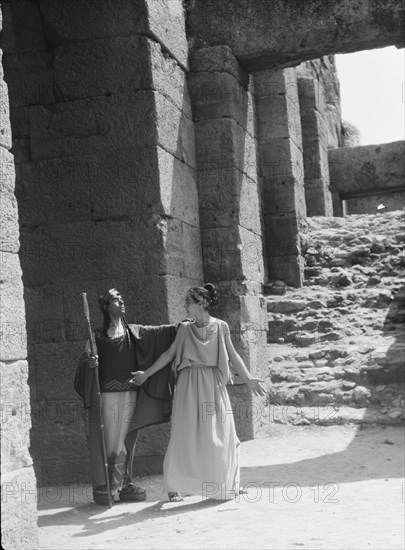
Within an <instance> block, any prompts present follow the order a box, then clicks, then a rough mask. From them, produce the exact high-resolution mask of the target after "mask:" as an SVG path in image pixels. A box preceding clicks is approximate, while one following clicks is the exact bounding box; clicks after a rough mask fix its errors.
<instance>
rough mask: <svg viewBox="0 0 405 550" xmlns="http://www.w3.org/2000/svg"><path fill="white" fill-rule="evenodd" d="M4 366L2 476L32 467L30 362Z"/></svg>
mask: <svg viewBox="0 0 405 550" xmlns="http://www.w3.org/2000/svg"><path fill="white" fill-rule="evenodd" d="M0 366H1V404H2V440H1V463H2V472H3V473H8V472H12V471H13V470H18V469H20V468H26V467H28V466H31V465H32V459H31V456H30V454H29V452H28V445H27V443H28V441H29V431H30V428H31V418H30V394H29V389H28V385H27V375H28V365H27V362H26V361H24V360H22V361H11V362H8V363H3V362H2V363H0Z"/></svg>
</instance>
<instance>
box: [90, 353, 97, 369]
mask: <svg viewBox="0 0 405 550" xmlns="http://www.w3.org/2000/svg"><path fill="white" fill-rule="evenodd" d="M89 365H90V367H91V368H92V369H95V368H96V367H98V355H90V357H89Z"/></svg>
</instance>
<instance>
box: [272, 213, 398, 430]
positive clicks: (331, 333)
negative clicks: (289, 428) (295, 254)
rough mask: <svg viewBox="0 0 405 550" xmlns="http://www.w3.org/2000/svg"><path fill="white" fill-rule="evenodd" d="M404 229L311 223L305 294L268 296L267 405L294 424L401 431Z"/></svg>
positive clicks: (377, 223) (377, 221) (390, 222)
mask: <svg viewBox="0 0 405 550" xmlns="http://www.w3.org/2000/svg"><path fill="white" fill-rule="evenodd" d="M404 220H405V214H404V212H403V211H396V212H390V213H386V214H378V215H353V216H347V217H345V218H321V217H314V218H308V224H309V236H308V239H307V240H306V242H305V243H304V250H305V262H306V267H305V284H304V287H303V288H302V289H294V288H290V287H287V286H286V285H284V283H283V282H282V281H273V282H272V283H270V284H269V285H268V286H267V287H266V288H267V291H268V294H267V295H266V301H267V311H268V325H269V331H268V344H269V346H268V347H269V350H268V351H269V358H270V365H269V371H270V372H269V374H270V379H271V383H272V384H271V389H270V393H269V404H270V405H272V406H274V407H286V408H287V410H288V413H287V420H288V421H289V422H292V423H295V424H310V423H313V422H317V423H321V424H332V423H345V422H356V423H363V422H380V423H400V422H403V420H404V405H405V400H404V394H405V393H404V382H405V377H404V373H405V331H404V327H405V279H404V275H405V256H404V251H405V231H404ZM280 418H282V420H280V421H285V415H284V416H283V415H282V416H281V417H280Z"/></svg>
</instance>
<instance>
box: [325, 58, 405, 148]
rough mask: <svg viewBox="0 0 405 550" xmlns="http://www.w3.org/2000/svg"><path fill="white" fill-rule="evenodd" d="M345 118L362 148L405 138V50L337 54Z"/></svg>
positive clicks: (343, 116)
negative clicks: (355, 129) (351, 126)
mask: <svg viewBox="0 0 405 550" xmlns="http://www.w3.org/2000/svg"><path fill="white" fill-rule="evenodd" d="M336 66H337V72H338V78H339V81H340V94H341V104H342V118H343V120H345V121H347V122H351V123H352V124H354V125H355V126H357V128H358V129H359V130H360V145H372V144H378V143H389V142H391V141H398V140H402V139H405V129H404V120H405V108H404V107H405V74H404V73H405V51H404V49H397V48H395V47H389V48H382V49H379V50H366V51H362V52H356V53H353V54H344V55H336Z"/></svg>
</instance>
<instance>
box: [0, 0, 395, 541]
mask: <svg viewBox="0 0 405 550" xmlns="http://www.w3.org/2000/svg"><path fill="white" fill-rule="evenodd" d="M358 3H359V4H362V6H361V9H360V11H359V12H358V13H357V12H355V11H352V10H351V9H349V8H348V7H346V8H345V9H346V11H342V12H341V13H339V14H338V15H339V17H337V14H336V13H335V11H336V9H337V8H336V6H335V5H333V6H331V7H330V8H328V9H329V10H330V13H329V12H328V9H326V7H324V8H323V9H324V10H325V11H322V13H318V12H316V10H315V12H314V6H313V4H314V2H312V3H309V5H308V9H307V12H306V17H305V18H304V19H303V18H302V13H301V12H300V10H298V11H295V12H294V9H295V8H294V9H292V8H291V7H288V10H287V11H289V10H291V9H292V12H291V13H290V14H289V17H288V18H286V17H285V10H286V6H284V2H283V1H282V0H279V1H275V2H274V3H272V5H271V8H272V9H273V11H272V13H270V12H268V11H266V10H268V7H269V4H268V3H266V6H265V5H264V4H263V3H262V2H260V1H257V2H255V3H254V4H251V3H250V2H247V0H241V1H240V2H238V7H239V8H240V10H239V11H238V12H236V11H235V10H234V8H233V6H235V4H233V3H231V4H229V2H228V0H224V1H222V2H221V3H220V4H218V3H217V4H213V3H211V2H208V5H207V3H205V4H204V5H203V4H202V3H201V2H200V1H199V0H195V1H194V0H193V1H192V2H188V1H187V2H185V4H184V7H185V8H186V12H184V10H183V5H182V3H181V2H180V1H177V0H170V1H169V0H167V1H166V0H159V1H157V0H144V1H143V0H142V1H141V0H133V1H131V0H122V1H121V2H120V9H119V10H117V9H116V3H115V2H113V1H111V0H102V1H97V2H95V1H93V0H89V1H87V2H82V1H78V0H74V1H64V2H62V1H59V0H42V1H41V2H31V1H28V0H27V1H25V0H19V1H18V2H17V1H10V2H3V6H2V10H3V31H2V48H3V50H4V57H3V66H4V81H3V84H2V109H3V110H2V119H1V124H2V132H1V142H0V148H1V154H2V161H3V172H2V177H3V181H2V203H3V204H2V205H5V208H2V216H3V218H2V227H4V231H3V232H2V266H1V267H2V277H1V285H2V288H1V290H2V303H1V306H2V315H3V317H2V355H1V361H2V392H3V393H2V397H3V395H4V398H3V403H5V404H6V405H7V407H8V408H4V407H3V411H5V413H6V422H3V430H2V438H3V439H2V441H4V442H5V443H2V455H3V456H2V487H3V488H5V490H7V491H8V494H7V502H6V504H7V506H6V514H5V515H3V533H5V534H6V535H5V536H6V537H8V540H10V541H13V542H12V544H14V546H16V545H17V546H18V547H26V548H31V547H32V546H33V545H34V546H35V544H36V543H35V540H36V538H35V537H36V527H35V521H36V510H35V501H34V499H33V498H31V497H33V491H34V490H35V478H34V474H33V468H32V459H31V457H34V459H35V471H36V477H37V481H38V483H39V484H52V483H56V484H58V483H62V482H66V483H68V482H71V481H74V482H80V481H88V471H87V449H86V442H85V434H84V426H83V421H82V417H81V406H80V402H79V401H78V399H77V396H76V395H75V394H74V392H73V388H72V380H73V376H74V370H75V363H76V359H77V357H78V355H79V353H80V352H81V350H82V348H83V343H84V339H85V332H84V324H83V320H82V312H81V302H80V293H81V292H83V291H87V292H88V294H89V298H90V307H91V311H92V313H93V316H94V318H95V317H96V316H97V312H98V310H97V304H96V296H97V294H98V293H99V292H100V291H102V290H104V289H105V288H108V287H111V286H117V287H119V288H120V289H121V291H122V292H123V293H124V295H126V298H127V305H128V311H129V318H128V320H129V321H130V322H143V323H149V322H150V323H154V324H155V323H165V322H174V321H178V320H179V319H180V318H182V317H183V315H184V312H183V309H182V305H181V303H179V299H178V297H179V296H181V295H182V294H183V293H184V290H185V289H186V288H187V287H188V286H190V285H194V284H199V283H201V282H202V281H203V280H211V281H212V282H214V283H215V284H217V285H218V286H219V289H220V292H221V294H222V295H223V296H225V299H224V301H223V303H222V306H221V307H220V310H219V311H218V316H220V317H223V318H225V319H226V320H227V321H228V322H229V324H230V326H231V330H232V331H233V339H234V341H235V344H236V347H237V349H238V351H239V352H240V353H241V355H242V356H243V358H244V359H245V361H246V363H247V364H248V366H249V367H250V368H251V369H252V371H253V372H256V373H257V374H259V375H260V374H261V373H262V372H264V370H263V369H264V368H265V366H266V364H267V362H266V330H267V326H266V313H265V311H264V307H263V306H264V303H263V300H262V298H261V291H262V285H263V283H264V282H265V281H266V280H268V279H272V278H280V279H283V280H285V281H287V282H288V284H291V285H294V286H297V287H299V286H300V285H301V284H302V280H303V262H302V246H303V237H305V232H306V217H307V215H321V214H322V215H332V208H331V200H330V196H329V191H328V186H329V179H328V172H327V167H328V164H327V162H326V163H325V162H324V161H325V149H328V148H329V147H330V145H331V144H334V145H335V146H336V145H339V131H338V127H339V120H340V114H339V107H338V105H337V103H336V97H335V96H334V93H332V91H333V89H334V85H332V86H329V85H328V86H326V85H322V86H319V85H318V82H321V83H323V82H324V79H325V78H328V74H329V73H328V64H329V63H332V61H331V59H332V58H330V57H325V56H329V55H330V54H331V52H332V53H333V52H335V51H356V50H360V49H363V48H366V47H381V46H383V45H389V44H397V43H398V42H399V40H400V38H399V36H400V32H399V31H398V29H399V28H400V23H399V20H400V14H401V8H400V7H399V4H398V3H397V2H396V1H395V0H391V1H390V2H388V4H387V5H386V6H385V7H384V8H381V7H379V8H376V6H375V5H374V3H373V2H372V1H371V0H362V1H360V0H359V2H358ZM245 4H246V5H247V9H246V6H245ZM252 7H253V8H254V10H253V11H252V9H251V8H252ZM339 9H340V8H339ZM216 10H220V12H221V13H220V14H218V13H216ZM262 10H264V12H265V13H264V12H263V13H262ZM389 10H392V11H389ZM338 11H339V10H338ZM359 14H360V15H361V17H360V16H359ZM381 14H382V15H385V18H383V19H382V20H381V17H380V16H381ZM218 15H219V17H218ZM186 16H187V19H186ZM359 17H360V18H359ZM207 18H208V21H207ZM377 21H379V22H378V23H377ZM381 21H382V22H381ZM315 22H316V25H315ZM347 22H350V23H351V24H350V25H346V23H347ZM318 23H319V28H318V27H317V25H318ZM340 25H342V28H343V27H344V28H345V31H344V32H341V31H339V33H337V34H336V33H335V32H334V30H335V29H337V28H339V29H340ZM359 25H360V27H359ZM314 28H315V31H314ZM360 28H361V32H359V29H360ZM186 29H187V36H186ZM252 31H253V34H252ZM235 36H238V37H239V38H238V41H237V42H236V43H235ZM332 36H334V37H335V38H334V39H333V40H332V41H331V37H332ZM317 58H319V61H310V62H308V63H305V65H304V66H301V67H300V68H299V69H298V70H296V69H294V68H292V67H294V66H296V65H299V64H300V63H302V62H304V61H305V60H307V59H317ZM332 80H333V78H332ZM7 88H8V91H7ZM319 90H322V91H319ZM287 91H288V93H287ZM325 92H326V93H325ZM8 99H9V103H10V115H9V114H8V110H7V109H8ZM325 109H326V111H325ZM10 120H11V131H10ZM302 130H303V131H302ZM11 133H12V136H13V142H12V153H11V152H10V149H11ZM13 156H14V161H13ZM308 166H309V167H310V169H308ZM14 169H15V174H16V181H15V195H16V197H17V202H18V216H17V208H16V200H15V196H14V195H13V185H14V173H13V170H14ZM112 182H114V185H113V184H112ZM139 182H142V185H139ZM308 206H309V207H310V208H308ZM311 208H314V210H312V211H311ZM4 236H5V237H4ZM18 240H19V241H20V242H18ZM19 245H20V249H19ZM18 252H19V256H18ZM20 263H21V268H22V271H21V268H20ZM21 275H22V282H21ZM22 283H23V284H22ZM23 288H24V297H23ZM4 319H6V321H4ZM28 365H29V373H28V372H27V371H28ZM27 375H28V382H29V391H28V385H27ZM230 393H231V399H232V402H233V406H234V408H235V417H236V422H237V426H238V432H239V435H240V437H241V438H242V439H246V438H249V437H253V436H254V431H255V426H254V423H253V422H252V421H251V418H250V419H249V416H248V415H246V411H247V410H248V409H249V406H252V405H253V406H254V404H255V400H254V399H252V398H251V396H250V394H248V392H247V391H246V388H245V387H244V385H241V384H239V383H237V384H236V385H235V386H233V387H232V388H230ZM29 394H30V395H29ZM15 405H17V406H15ZM30 407H31V409H32V415H31V412H30ZM3 416H4V415H3ZM31 419H32V429H31V433H30V437H29V431H30V428H31ZM16 434H17V435H16ZM166 442H167V429H165V428H164V427H163V428H161V427H160V428H159V427H157V428H156V429H153V430H145V433H144V434H142V440H141V441H140V445H139V448H138V453H139V459H138V460H139V462H138V466H139V468H140V472H142V473H147V472H148V471H157V470H158V469H159V468H160V467H161V462H162V455H163V453H164V449H165V446H166ZM22 488H24V490H25V494H24V495H23V496H22V494H21V490H22ZM30 491H31V492H30ZM21 502H23V505H22V506H21ZM3 536H4V535H3ZM33 541H34V542H33Z"/></svg>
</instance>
